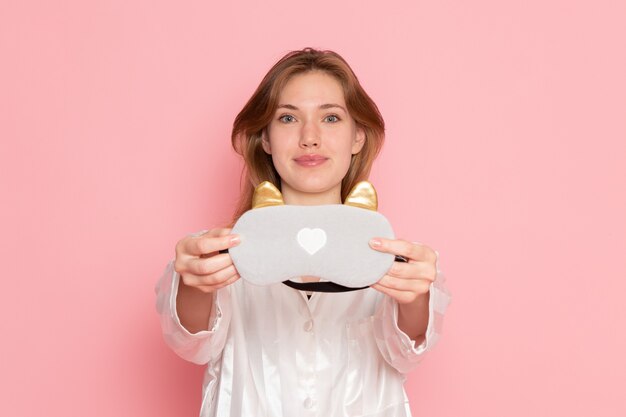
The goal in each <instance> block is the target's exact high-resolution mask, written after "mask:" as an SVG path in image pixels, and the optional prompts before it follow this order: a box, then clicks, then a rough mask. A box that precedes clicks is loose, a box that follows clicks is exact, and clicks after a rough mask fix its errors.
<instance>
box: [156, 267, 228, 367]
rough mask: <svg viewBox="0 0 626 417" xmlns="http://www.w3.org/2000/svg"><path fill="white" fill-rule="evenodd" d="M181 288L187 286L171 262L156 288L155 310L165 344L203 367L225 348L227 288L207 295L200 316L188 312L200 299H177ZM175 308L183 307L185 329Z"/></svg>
mask: <svg viewBox="0 0 626 417" xmlns="http://www.w3.org/2000/svg"><path fill="white" fill-rule="evenodd" d="M181 286H182V287H186V286H185V285H184V284H181V283H180V274H178V273H177V272H176V270H175V269H174V260H172V261H170V262H169V263H168V264H167V266H166V268H165V270H164V272H163V275H162V276H161V278H160V279H159V281H158V283H157V285H156V287H155V292H156V294H157V301H156V309H157V312H158V313H159V317H160V322H161V329H162V331H163V337H164V339H165V342H166V344H167V345H168V346H169V347H170V348H171V349H172V350H173V351H174V352H175V353H176V354H177V355H179V356H180V357H182V358H183V359H185V360H188V361H190V362H193V363H196V364H205V363H208V362H209V361H213V360H216V359H217V358H218V357H219V355H221V352H222V350H223V349H224V344H225V342H226V336H227V333H228V326H229V323H230V316H231V313H230V312H231V309H230V291H229V290H230V289H229V288H227V287H226V288H222V289H220V290H217V291H215V292H213V293H210V294H209V295H210V296H211V297H212V302H211V308H210V310H208V309H207V307H206V306H204V307H203V311H202V313H197V314H196V313H193V312H191V309H192V308H193V306H194V305H198V304H201V302H202V299H201V298H200V297H197V294H193V295H191V296H190V295H189V294H184V295H182V294H181V297H180V298H179V297H178V290H179V288H181ZM186 290H187V289H184V290H183V291H186ZM187 302H190V304H187ZM178 305H181V306H182V307H183V308H182V311H183V318H184V323H185V326H183V324H182V323H181V317H180V316H179V314H178ZM207 310H208V311H209V313H208V315H206V311H207ZM186 326H187V327H188V328H189V329H188V328H187V327H186ZM190 330H191V331H190Z"/></svg>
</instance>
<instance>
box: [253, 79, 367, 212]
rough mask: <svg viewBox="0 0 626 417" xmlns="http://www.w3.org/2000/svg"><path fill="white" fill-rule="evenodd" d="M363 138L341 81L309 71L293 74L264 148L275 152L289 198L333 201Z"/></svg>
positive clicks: (338, 199)
mask: <svg viewBox="0 0 626 417" xmlns="http://www.w3.org/2000/svg"><path fill="white" fill-rule="evenodd" d="M364 142H365V133H364V131H363V129H361V128H359V127H357V126H356V123H355V121H354V119H353V118H352V117H351V116H350V114H348V111H347V108H346V103H345V100H344V95H343V88H342V86H341V84H340V82H339V81H338V80H337V79H336V78H335V77H334V76H332V75H330V74H328V73H326V72H323V71H310V72H307V73H302V74H298V75H295V76H293V77H292V78H291V79H290V80H289V81H288V82H287V84H286V85H285V87H284V88H283V90H282V92H281V93H280V96H279V100H278V108H277V109H276V113H275V114H274V117H273V119H272V121H271V122H270V124H269V126H268V129H267V136H265V135H264V138H263V149H264V150H265V152H267V153H268V154H271V155H272V161H273V162H274V166H275V167H276V170H277V171H278V174H279V175H280V177H281V191H282V194H283V196H284V197H285V202H286V203H288V204H302V203H304V204H307V203H308V204H327V203H328V204H334V203H341V181H342V179H343V177H344V176H345V175H346V173H347V172H348V168H349V167H350V160H351V157H352V155H353V154H356V153H358V152H359V151H360V150H361V148H362V147H363V144H364ZM307 157H308V158H311V157H313V158H317V160H315V159H314V160H310V159H308V160H307ZM309 194H315V195H316V199H317V200H319V202H317V203H316V202H314V201H313V200H312V195H309ZM288 200H291V201H288ZM330 200H333V201H330Z"/></svg>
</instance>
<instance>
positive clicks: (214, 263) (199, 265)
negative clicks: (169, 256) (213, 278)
mask: <svg viewBox="0 0 626 417" xmlns="http://www.w3.org/2000/svg"><path fill="white" fill-rule="evenodd" d="M232 264H233V260H232V258H231V257H230V255H229V254H227V253H221V254H219V255H214V256H211V257H209V258H190V259H189V260H188V261H187V271H189V273H192V274H194V275H211V274H214V273H215V272H217V271H219V270H221V269H224V268H226V267H228V266H230V265H232Z"/></svg>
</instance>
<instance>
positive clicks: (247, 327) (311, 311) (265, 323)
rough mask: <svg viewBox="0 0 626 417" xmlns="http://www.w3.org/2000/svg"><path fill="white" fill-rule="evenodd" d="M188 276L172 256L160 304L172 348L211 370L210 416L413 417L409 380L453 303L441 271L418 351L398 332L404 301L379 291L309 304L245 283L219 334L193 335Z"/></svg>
mask: <svg viewBox="0 0 626 417" xmlns="http://www.w3.org/2000/svg"><path fill="white" fill-rule="evenodd" d="M437 269H438V268H437ZM179 280H180V276H179V274H178V273H177V272H176V271H175V270H174V260H171V261H170V262H169V263H168V264H167V267H166V268H165V270H164V272H163V275H162V276H161V278H160V279H159V281H158V283H157V285H156V288H155V290H156V293H157V303H156V305H157V311H158V313H159V315H160V319H161V325H162V329H163V335H164V338H165V341H166V343H167V344H168V345H169V346H170V347H171V348H172V349H173V350H174V352H176V353H177V354H178V355H179V356H181V357H182V358H183V359H186V360H188V361H191V362H194V363H196V364H206V365H207V368H206V373H205V378H204V383H203V387H202V394H203V397H202V406H201V409H200V416H201V417H209V416H210V417H214V416H220V417H227V416H231V417H235V416H236V417H240V416H255V417H270V416H271V417H274V416H290V417H291V416H336V417H343V416H368V417H400V416H403V417H404V416H410V415H411V412H410V409H409V404H408V399H407V396H406V393H405V391H404V387H403V383H404V380H405V377H406V374H407V373H408V372H410V371H411V370H413V369H414V368H415V366H416V365H417V364H418V363H419V361H420V360H421V359H422V357H423V355H424V353H425V352H427V351H428V350H430V349H431V348H432V347H433V346H434V345H435V343H436V342H437V340H438V339H439V337H440V334H441V328H442V323H443V315H444V313H445V310H446V307H447V305H448V304H449V302H450V293H449V291H448V290H447V289H446V287H445V286H444V281H445V278H444V276H443V275H442V274H441V273H440V272H439V270H438V275H437V279H436V280H435V282H434V283H432V284H431V286H430V304H429V318H428V328H427V332H426V339H425V340H424V342H423V343H422V344H420V345H419V346H415V341H413V340H411V339H410V338H409V337H408V336H407V335H406V334H405V333H404V332H402V331H401V330H400V329H399V328H398V324H397V312H398V304H397V303H396V302H395V301H394V300H393V299H392V298H390V297H388V296H386V295H384V294H382V293H380V292H378V291H376V290H374V289H371V288H368V289H365V290H358V291H351V292H345V293H317V292H316V293H313V295H312V297H311V299H310V300H309V299H307V297H306V295H305V294H304V292H302V291H298V290H295V289H293V288H290V287H288V286H286V285H284V284H282V283H281V284H274V285H269V286H256V285H253V284H249V283H247V282H246V281H245V280H243V279H240V280H237V281H236V282H235V283H234V284H232V285H230V286H228V287H225V288H223V289H220V290H218V291H217V292H216V293H214V298H213V300H214V302H213V311H212V312H211V316H210V320H209V323H210V325H209V328H208V329H207V330H203V331H200V332H198V333H193V334H192V333H190V332H189V331H187V329H185V328H184V327H183V326H182V325H181V324H180V321H179V318H178V315H177V314H176V294H177V289H178V283H179Z"/></svg>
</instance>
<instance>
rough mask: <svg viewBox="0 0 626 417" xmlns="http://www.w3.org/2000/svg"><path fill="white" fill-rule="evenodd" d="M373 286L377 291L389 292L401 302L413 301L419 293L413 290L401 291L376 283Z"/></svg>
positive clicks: (388, 293)
mask: <svg viewBox="0 0 626 417" xmlns="http://www.w3.org/2000/svg"><path fill="white" fill-rule="evenodd" d="M371 287H372V288H374V289H375V290H377V291H380V292H382V293H383V294H387V295H388V296H390V297H391V298H393V299H394V300H396V301H397V302H398V303H400V304H408V303H411V302H413V301H415V299H416V298H417V294H416V293H414V292H411V291H400V290H396V289H393V288H388V287H384V286H382V285H380V284H374V285H372V286H371Z"/></svg>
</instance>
